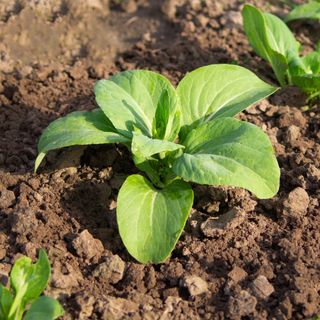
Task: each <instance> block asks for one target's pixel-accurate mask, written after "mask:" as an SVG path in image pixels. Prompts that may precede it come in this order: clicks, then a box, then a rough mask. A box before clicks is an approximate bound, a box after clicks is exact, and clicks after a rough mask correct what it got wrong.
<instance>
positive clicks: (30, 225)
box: [11, 209, 41, 236]
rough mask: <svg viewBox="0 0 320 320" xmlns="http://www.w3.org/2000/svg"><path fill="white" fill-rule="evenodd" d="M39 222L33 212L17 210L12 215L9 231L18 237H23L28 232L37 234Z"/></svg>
mask: <svg viewBox="0 0 320 320" xmlns="http://www.w3.org/2000/svg"><path fill="white" fill-rule="evenodd" d="M40 224H41V222H39V220H37V219H36V216H35V214H34V211H33V210H31V209H27V210H23V209H21V210H18V211H16V212H15V213H14V214H13V217H12V222H11V231H13V232H15V233H18V234H20V235H22V236H23V235H25V234H28V233H30V232H37V231H36V230H38V228H39V225H40Z"/></svg>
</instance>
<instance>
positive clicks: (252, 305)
mask: <svg viewBox="0 0 320 320" xmlns="http://www.w3.org/2000/svg"><path fill="white" fill-rule="evenodd" d="M256 305H257V299H256V298H255V297H253V296H252V295H251V294H250V293H249V292H248V291H246V290H241V291H240V292H239V293H238V294H237V295H236V296H234V297H230V299H229V303H228V313H229V314H230V315H231V316H235V317H243V316H248V315H250V314H252V313H254V312H255V310H256Z"/></svg>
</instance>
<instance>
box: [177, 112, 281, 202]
mask: <svg viewBox="0 0 320 320" xmlns="http://www.w3.org/2000/svg"><path fill="white" fill-rule="evenodd" d="M182 143H183V144H184V145H185V146H186V148H185V150H184V154H183V155H182V156H181V157H180V158H178V159H177V160H176V161H175V162H174V164H173V171H174V172H175V173H176V174H177V175H178V176H180V177H182V178H183V179H185V180H190V181H194V182H196V183H200V184H213V185H233V186H237V187H243V188H246V189H248V190H250V191H251V192H253V193H254V194H256V195H257V196H258V197H259V198H270V197H272V196H273V195H274V194H275V193H277V191H278V189H279V180H278V178H279V171H278V170H274V168H275V167H276V166H277V160H276V158H275V157H274V156H270V157H265V155H266V154H272V145H271V143H270V141H269V139H268V137H267V136H266V135H265V134H264V133H263V131H261V130H260V129H259V128H257V127H256V126H254V125H253V124H250V123H247V122H242V121H238V120H236V119H233V118H219V119H216V120H213V121H210V122H208V123H206V124H203V125H201V126H200V127H198V128H196V129H194V130H192V131H191V132H190V133H189V134H188V135H187V137H186V139H185V140H184V141H183V142H182ZM248 159H250V160H248ZM270 175H273V176H270Z"/></svg>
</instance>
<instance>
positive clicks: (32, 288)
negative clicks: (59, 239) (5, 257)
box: [0, 250, 64, 320]
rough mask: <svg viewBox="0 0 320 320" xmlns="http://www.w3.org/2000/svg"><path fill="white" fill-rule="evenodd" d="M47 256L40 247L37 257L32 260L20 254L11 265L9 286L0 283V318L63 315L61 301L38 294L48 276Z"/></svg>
mask: <svg viewBox="0 0 320 320" xmlns="http://www.w3.org/2000/svg"><path fill="white" fill-rule="evenodd" d="M50 274H51V267H50V262H49V260H48V256H47V254H46V252H45V251H44V250H40V252H39V259H38V261H37V262H36V263H34V264H33V263H32V261H31V259H30V258H28V257H25V256H23V257H21V258H20V259H18V260H17V261H16V262H15V264H14V265H13V267H12V270H11V273H10V287H11V288H9V289H8V288H6V287H4V286H3V285H2V284H0V320H21V319H23V320H54V319H57V318H58V317H60V316H62V315H63V314H64V310H63V308H62V307H61V305H60V303H59V302H58V301H57V300H55V299H53V298H50V297H46V296H40V295H41V293H42V292H43V291H44V289H45V288H46V286H47V284H48V281H49V279H50Z"/></svg>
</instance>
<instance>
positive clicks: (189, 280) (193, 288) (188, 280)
mask: <svg viewBox="0 0 320 320" xmlns="http://www.w3.org/2000/svg"><path fill="white" fill-rule="evenodd" d="M181 286H182V287H185V288H187V289H188V291H189V293H190V295H191V296H193V297H194V296H197V295H199V294H202V293H204V292H206V291H208V284H207V282H206V281H205V280H203V279H202V278H200V277H198V276H186V277H184V278H183V279H182V281H181Z"/></svg>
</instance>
